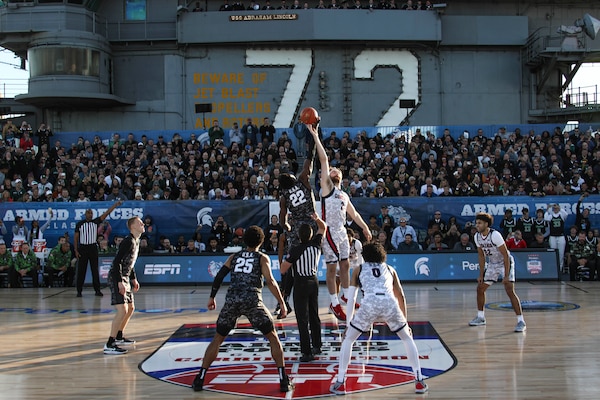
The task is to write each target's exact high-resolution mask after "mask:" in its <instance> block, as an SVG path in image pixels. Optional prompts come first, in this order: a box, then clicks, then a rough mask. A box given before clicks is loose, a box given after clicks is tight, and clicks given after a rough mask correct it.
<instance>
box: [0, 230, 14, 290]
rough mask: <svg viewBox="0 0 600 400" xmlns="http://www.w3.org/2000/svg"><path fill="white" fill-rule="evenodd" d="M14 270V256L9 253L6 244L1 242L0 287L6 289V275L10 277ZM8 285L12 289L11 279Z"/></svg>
mask: <svg viewBox="0 0 600 400" xmlns="http://www.w3.org/2000/svg"><path fill="white" fill-rule="evenodd" d="M13 269H14V268H13V257H12V254H11V252H10V251H8V249H7V247H6V243H4V241H0V273H1V274H0V287H4V274H6V275H7V276H8V277H10V275H11V274H12V270H13ZM8 283H9V287H10V283H11V282H10V279H9V280H8Z"/></svg>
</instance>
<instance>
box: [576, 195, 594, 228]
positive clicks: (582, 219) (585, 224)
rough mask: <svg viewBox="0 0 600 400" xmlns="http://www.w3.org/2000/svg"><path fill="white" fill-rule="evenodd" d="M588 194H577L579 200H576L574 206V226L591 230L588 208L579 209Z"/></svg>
mask: <svg viewBox="0 0 600 400" xmlns="http://www.w3.org/2000/svg"><path fill="white" fill-rule="evenodd" d="M587 196H588V194H587V193H583V194H582V195H581V196H579V200H578V201H577V206H576V208H575V226H576V227H577V229H578V230H581V231H584V232H586V233H587V232H588V231H590V230H591V223H590V209H589V208H584V209H583V210H582V209H581V202H582V201H583V199H585V198H586V197H587Z"/></svg>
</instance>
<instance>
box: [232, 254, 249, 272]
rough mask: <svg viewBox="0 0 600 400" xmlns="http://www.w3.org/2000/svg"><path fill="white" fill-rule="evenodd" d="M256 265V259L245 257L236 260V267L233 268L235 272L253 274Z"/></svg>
mask: <svg viewBox="0 0 600 400" xmlns="http://www.w3.org/2000/svg"><path fill="white" fill-rule="evenodd" d="M253 264H254V259H253V258H244V257H240V258H238V259H237V260H236V262H235V267H233V270H234V271H235V272H241V273H244V274H249V273H250V272H252V266H253Z"/></svg>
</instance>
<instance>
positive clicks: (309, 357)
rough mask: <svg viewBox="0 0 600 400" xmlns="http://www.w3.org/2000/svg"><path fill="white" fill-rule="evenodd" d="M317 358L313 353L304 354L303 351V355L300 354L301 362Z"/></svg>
mask: <svg viewBox="0 0 600 400" xmlns="http://www.w3.org/2000/svg"><path fill="white" fill-rule="evenodd" d="M314 359H315V356H313V355H312V353H311V354H304V353H302V355H301V356H300V362H309V361H313V360H314Z"/></svg>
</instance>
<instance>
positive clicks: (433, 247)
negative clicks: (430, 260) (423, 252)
mask: <svg viewBox="0 0 600 400" xmlns="http://www.w3.org/2000/svg"><path fill="white" fill-rule="evenodd" d="M442 239H443V236H442V233H441V232H440V231H437V232H435V233H434V234H433V242H432V243H431V244H430V245H429V246H428V247H427V251H442V250H448V245H447V244H446V243H444V242H442Z"/></svg>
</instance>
